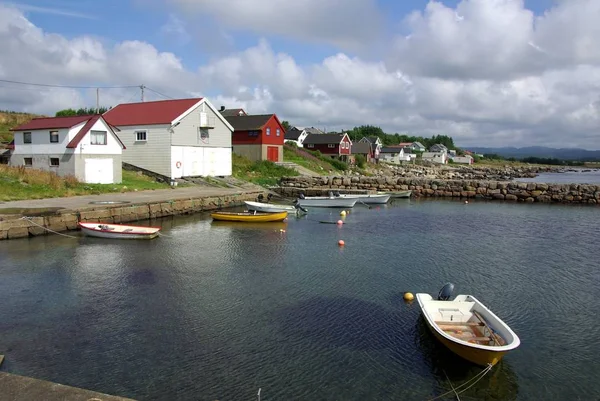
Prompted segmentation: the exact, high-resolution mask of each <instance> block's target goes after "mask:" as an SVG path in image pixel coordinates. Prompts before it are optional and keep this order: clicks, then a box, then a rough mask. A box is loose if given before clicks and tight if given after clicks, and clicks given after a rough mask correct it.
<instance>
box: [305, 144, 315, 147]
mask: <svg viewBox="0 0 600 401" xmlns="http://www.w3.org/2000/svg"><path fill="white" fill-rule="evenodd" d="M306 147H307V148H314V147H315V145H313V144H312V143H309V144H308V145H306Z"/></svg>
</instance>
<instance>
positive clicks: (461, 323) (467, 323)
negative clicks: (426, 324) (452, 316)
mask: <svg viewBox="0 0 600 401" xmlns="http://www.w3.org/2000/svg"><path fill="white" fill-rule="evenodd" d="M435 324H437V325H438V326H483V323H481V322H435Z"/></svg>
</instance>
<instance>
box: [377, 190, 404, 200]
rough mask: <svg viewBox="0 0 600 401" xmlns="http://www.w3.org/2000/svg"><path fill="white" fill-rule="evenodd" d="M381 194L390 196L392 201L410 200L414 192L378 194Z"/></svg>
mask: <svg viewBox="0 0 600 401" xmlns="http://www.w3.org/2000/svg"><path fill="white" fill-rule="evenodd" d="M378 193H380V194H390V196H391V197H392V199H400V198H410V195H411V194H412V190H408V191H398V192H378Z"/></svg>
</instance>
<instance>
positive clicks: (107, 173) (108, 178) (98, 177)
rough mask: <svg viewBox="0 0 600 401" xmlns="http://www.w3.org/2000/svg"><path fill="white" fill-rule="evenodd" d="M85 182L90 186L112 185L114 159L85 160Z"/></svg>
mask: <svg viewBox="0 0 600 401" xmlns="http://www.w3.org/2000/svg"><path fill="white" fill-rule="evenodd" d="M85 182H86V183H88V184H112V183H113V160H112V159H85Z"/></svg>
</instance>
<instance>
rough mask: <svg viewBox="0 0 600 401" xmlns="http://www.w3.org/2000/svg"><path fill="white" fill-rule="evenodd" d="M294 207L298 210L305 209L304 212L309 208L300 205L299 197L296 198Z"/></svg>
mask: <svg viewBox="0 0 600 401" xmlns="http://www.w3.org/2000/svg"><path fill="white" fill-rule="evenodd" d="M294 207H295V208H296V210H301V211H303V212H304V213H308V209H306V208H303V207H302V206H300V204H299V203H298V199H296V200H295V201H294Z"/></svg>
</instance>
